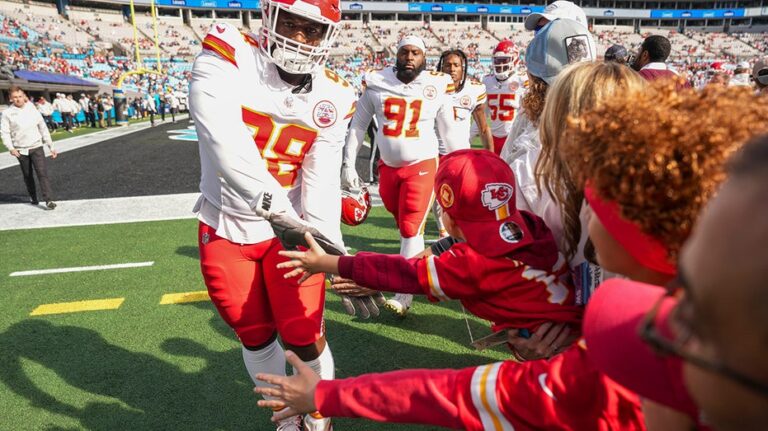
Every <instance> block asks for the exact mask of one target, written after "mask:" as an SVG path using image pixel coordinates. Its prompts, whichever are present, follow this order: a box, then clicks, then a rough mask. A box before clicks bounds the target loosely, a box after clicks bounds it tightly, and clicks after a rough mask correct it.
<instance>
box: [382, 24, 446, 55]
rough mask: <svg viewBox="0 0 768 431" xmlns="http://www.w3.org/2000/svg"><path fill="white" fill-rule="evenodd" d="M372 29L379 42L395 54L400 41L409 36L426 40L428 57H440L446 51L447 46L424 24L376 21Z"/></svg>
mask: <svg viewBox="0 0 768 431" xmlns="http://www.w3.org/2000/svg"><path fill="white" fill-rule="evenodd" d="M370 29H371V32H372V33H373V35H374V37H375V38H376V39H377V40H378V42H379V43H381V44H382V45H384V46H385V47H387V48H389V49H390V50H391V52H393V53H394V52H395V51H397V43H398V42H399V41H400V39H401V38H402V37H403V36H406V35H409V34H415V35H417V36H419V37H421V38H422V39H423V40H424V44H425V45H426V46H427V55H440V53H441V52H443V50H444V49H445V45H444V44H443V43H442V42H440V40H439V39H438V38H437V36H436V35H435V33H433V32H432V31H431V30H430V29H429V26H426V25H425V24H424V23H422V22H414V21H375V22H372V23H371V24H370Z"/></svg>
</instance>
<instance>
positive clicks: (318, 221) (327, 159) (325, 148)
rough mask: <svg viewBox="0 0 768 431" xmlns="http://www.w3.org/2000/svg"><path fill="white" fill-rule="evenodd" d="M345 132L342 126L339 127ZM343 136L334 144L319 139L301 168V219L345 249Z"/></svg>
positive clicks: (330, 141)
mask: <svg viewBox="0 0 768 431" xmlns="http://www.w3.org/2000/svg"><path fill="white" fill-rule="evenodd" d="M341 127H342V128H343V129H344V128H346V127H345V125H341ZM343 140H344V134H343V132H342V133H341V134H340V135H339V136H338V139H337V140H335V142H332V140H328V139H318V140H316V141H315V143H314V144H313V145H312V148H311V149H310V150H309V153H308V154H307V156H306V157H305V158H304V162H303V163H302V167H301V171H302V173H301V181H302V185H301V206H302V217H303V218H304V220H305V221H306V222H307V223H309V224H310V225H312V226H314V227H315V228H316V229H317V230H319V231H320V232H321V233H322V234H323V235H325V236H327V237H328V239H330V240H331V241H333V242H335V243H337V244H339V245H342V246H343V245H344V242H343V240H342V237H341V226H340V224H341V223H340V220H341V192H340V190H341V179H340V178H339V171H340V170H341V152H342V146H343Z"/></svg>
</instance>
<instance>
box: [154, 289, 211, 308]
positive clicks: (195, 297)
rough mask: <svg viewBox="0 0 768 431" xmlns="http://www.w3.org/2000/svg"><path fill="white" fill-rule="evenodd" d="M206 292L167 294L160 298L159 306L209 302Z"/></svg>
mask: <svg viewBox="0 0 768 431" xmlns="http://www.w3.org/2000/svg"><path fill="white" fill-rule="evenodd" d="M210 300H211V299H210V298H209V297H208V291H207V290H200V291H197V292H184V293H167V294H165V295H163V297H162V298H160V305H168V304H184V303H187V302H202V301H210Z"/></svg>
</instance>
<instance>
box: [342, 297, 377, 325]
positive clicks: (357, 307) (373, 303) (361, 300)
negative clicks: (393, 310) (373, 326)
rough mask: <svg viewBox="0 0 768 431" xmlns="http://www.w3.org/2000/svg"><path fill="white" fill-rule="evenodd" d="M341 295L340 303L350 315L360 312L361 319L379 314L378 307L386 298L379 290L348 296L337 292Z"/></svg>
mask: <svg viewBox="0 0 768 431" xmlns="http://www.w3.org/2000/svg"><path fill="white" fill-rule="evenodd" d="M338 295H339V296H340V297H341V305H343V306H344V310H345V311H346V312H347V314H349V315H350V316H354V315H355V314H358V312H359V314H360V317H361V318H363V319H368V318H369V317H371V316H378V315H379V307H380V306H383V305H384V304H385V303H386V302H387V299H386V298H385V297H384V295H383V294H382V293H381V292H376V293H375V294H373V295H371V296H350V295H343V294H341V293H338Z"/></svg>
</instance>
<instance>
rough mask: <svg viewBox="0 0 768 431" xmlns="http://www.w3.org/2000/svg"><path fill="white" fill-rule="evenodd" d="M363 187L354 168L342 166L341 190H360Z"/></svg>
mask: <svg viewBox="0 0 768 431" xmlns="http://www.w3.org/2000/svg"><path fill="white" fill-rule="evenodd" d="M362 187H363V182H362V181H360V176H359V175H357V170H356V169H355V167H354V166H350V165H346V164H345V165H344V166H342V168H341V188H343V189H346V190H360V189H361V188H362Z"/></svg>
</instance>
